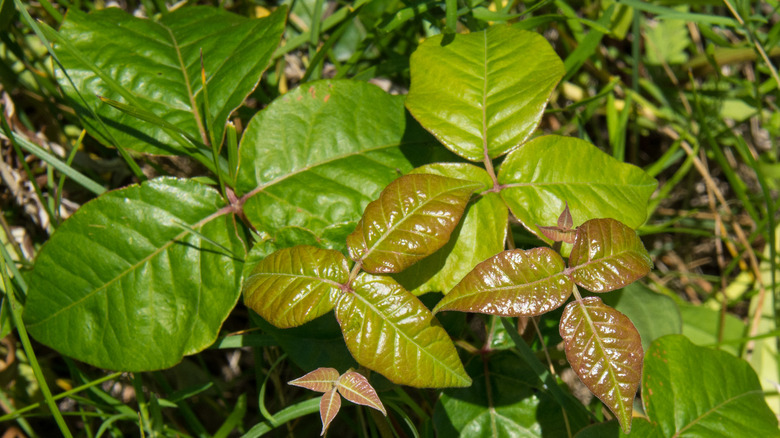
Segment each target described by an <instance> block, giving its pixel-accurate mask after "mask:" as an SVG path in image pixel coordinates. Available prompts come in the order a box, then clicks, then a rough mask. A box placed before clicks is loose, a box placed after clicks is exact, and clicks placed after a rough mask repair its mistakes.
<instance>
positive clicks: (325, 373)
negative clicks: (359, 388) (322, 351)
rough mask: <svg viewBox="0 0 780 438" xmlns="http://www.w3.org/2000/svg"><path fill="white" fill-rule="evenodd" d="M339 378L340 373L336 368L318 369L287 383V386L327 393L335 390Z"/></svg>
mask: <svg viewBox="0 0 780 438" xmlns="http://www.w3.org/2000/svg"><path fill="white" fill-rule="evenodd" d="M338 378H339V372H338V371H337V370H336V369H335V368H317V369H316V370H314V371H312V372H310V373H309V374H306V375H305V376H302V377H299V378H297V379H295V380H291V381H289V382H287V384H288V385H293V386H300V387H301V388H306V389H311V390H312V391H317V392H327V391H330V390H331V389H333V386H334V385H335V383H336V380H338Z"/></svg>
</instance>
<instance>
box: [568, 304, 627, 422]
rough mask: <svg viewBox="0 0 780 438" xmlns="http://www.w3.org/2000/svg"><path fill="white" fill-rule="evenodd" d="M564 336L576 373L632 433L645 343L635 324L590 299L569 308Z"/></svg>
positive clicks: (570, 305)
mask: <svg viewBox="0 0 780 438" xmlns="http://www.w3.org/2000/svg"><path fill="white" fill-rule="evenodd" d="M560 332H561V337H563V341H564V344H565V347H566V359H568V360H569V363H570V364H571V368H572V370H574V372H575V373H576V374H577V376H578V377H579V378H580V380H581V381H582V383H584V384H585V386H587V387H588V389H589V390H590V391H591V392H592V393H593V394H594V395H595V396H596V397H598V398H599V399H600V400H601V401H602V402H603V403H604V404H605V405H606V406H607V407H608V408H609V410H611V411H612V413H613V414H615V417H617V419H618V421H619V422H620V425H621V427H622V428H623V430H624V431H625V432H626V433H628V431H630V430H631V412H632V410H633V407H634V397H635V396H636V391H637V388H639V380H640V377H641V374H642V340H641V339H640V337H639V332H637V331H636V328H634V325H633V324H632V323H631V320H630V319H628V318H627V317H626V316H625V315H623V314H622V313H620V312H618V311H617V310H615V309H613V308H611V307H609V306H607V305H605V304H604V303H602V302H601V299H600V298H598V297H586V298H583V299H582V301H572V302H571V303H569V304H567V305H566V308H565V309H564V311H563V316H562V317H561V324H560Z"/></svg>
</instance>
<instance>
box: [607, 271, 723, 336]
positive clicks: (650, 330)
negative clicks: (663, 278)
mask: <svg viewBox="0 0 780 438" xmlns="http://www.w3.org/2000/svg"><path fill="white" fill-rule="evenodd" d="M601 299H602V300H604V304H606V305H608V306H610V307H612V308H614V309H615V310H617V311H618V312H620V313H622V314H624V315H626V316H627V317H628V319H630V320H631V323H632V324H634V327H636V329H637V331H638V332H639V334H640V335H641V336H642V347H643V348H644V349H647V348H648V347H650V343H651V342H653V341H654V340H656V339H658V338H660V337H661V336H665V335H671V334H680V333H681V330H682V318H681V317H680V309H679V308H678V306H677V303H675V301H674V300H673V299H671V298H669V297H668V296H666V295H662V294H659V293H656V292H653V291H652V290H650V289H648V287H647V286H645V285H643V284H642V283H641V282H638V281H637V282H634V283H632V284H629V285H628V286H626V287H624V288H623V289H620V290H617V291H615V292H612V293H609V294H604V295H602V296H601ZM712 333H715V332H712Z"/></svg>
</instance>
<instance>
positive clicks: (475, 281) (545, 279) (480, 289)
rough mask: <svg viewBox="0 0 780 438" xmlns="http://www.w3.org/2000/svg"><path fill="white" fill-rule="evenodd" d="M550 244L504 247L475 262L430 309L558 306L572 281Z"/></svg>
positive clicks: (513, 312)
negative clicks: (469, 270) (528, 247)
mask: <svg viewBox="0 0 780 438" xmlns="http://www.w3.org/2000/svg"><path fill="white" fill-rule="evenodd" d="M565 268H566V266H565V265H564V262H563V259H562V258H561V256H560V255H558V253H556V252H555V251H553V250H552V249H550V248H534V249H530V250H522V249H515V250H511V251H504V252H501V253H499V254H498V255H496V256H494V257H492V258H490V259H488V260H485V261H484V262H482V263H480V264H478V265H477V267H476V268H474V270H473V271H471V272H470V273H469V274H468V275H466V277H464V278H463V280H462V281H461V282H460V283H458V285H457V286H455V288H454V289H452V290H451V291H450V292H449V293H448V294H447V295H446V296H445V297H444V298H442V300H441V301H439V304H437V305H436V307H435V308H434V309H433V311H434V313H436V312H441V311H444V310H457V311H461V312H477V313H486V314H490V315H499V316H534V315H541V314H543V313H547V312H549V311H550V310H553V309H556V308H558V307H560V306H561V305H562V304H563V303H565V302H566V299H568V298H569V295H571V291H572V287H573V286H574V284H573V283H572V282H571V280H570V279H569V277H568V275H566V273H565V272H564V271H565Z"/></svg>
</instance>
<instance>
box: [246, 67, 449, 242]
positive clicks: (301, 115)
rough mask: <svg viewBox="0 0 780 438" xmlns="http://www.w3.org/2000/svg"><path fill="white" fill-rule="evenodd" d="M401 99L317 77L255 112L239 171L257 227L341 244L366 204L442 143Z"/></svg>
mask: <svg viewBox="0 0 780 438" xmlns="http://www.w3.org/2000/svg"><path fill="white" fill-rule="evenodd" d="M403 102H404V99H403V96H391V95H389V94H387V93H385V92H384V91H382V90H381V89H380V88H378V87H376V86H374V85H371V84H367V83H364V82H358V81H318V82H310V83H307V84H306V85H305V86H302V87H299V88H296V89H294V90H291V91H289V92H288V93H287V94H285V95H283V96H281V97H279V98H278V99H276V100H275V101H274V102H272V103H271V104H270V105H269V106H268V107H266V108H265V109H264V110H262V111H260V112H259V113H258V114H257V115H255V117H254V118H252V120H251V121H250V122H249V125H248V126H247V129H246V131H245V132H244V135H243V137H242V139H241V146H240V149H239V155H240V157H239V169H238V176H237V191H238V192H239V193H240V194H247V197H248V199H247V200H246V203H245V204H244V212H245V213H246V216H247V218H248V219H249V221H250V222H251V223H252V225H253V226H254V227H255V228H256V229H257V230H258V231H260V232H265V233H268V234H269V235H270V236H271V237H272V238H276V235H277V234H278V233H280V232H281V230H283V229H285V228H297V229H301V230H306V231H309V232H311V233H312V234H313V235H314V236H316V237H317V238H320V239H322V241H323V244H326V245H328V246H329V247H335V248H338V246H339V245H341V246H343V245H344V239H345V237H346V236H347V235H348V234H349V233H350V232H351V231H352V230H354V227H355V224H356V223H357V221H358V220H359V219H360V216H361V215H362V214H363V209H364V208H365V206H366V205H367V204H368V203H369V202H370V201H372V200H373V199H376V197H377V196H378V195H379V193H380V192H381V191H382V189H384V188H385V186H387V184H389V183H390V182H392V181H393V180H394V179H396V178H398V177H399V176H400V175H401V174H403V173H405V172H408V171H410V170H411V169H412V165H411V164H410V162H409V160H410V159H412V158H414V157H418V156H419V155H420V154H421V153H424V152H425V151H426V150H429V149H433V148H429V146H431V145H436V144H437V143H436V140H435V139H434V138H432V137H431V136H430V135H429V134H428V133H426V132H425V131H423V130H422V129H421V128H420V126H419V125H418V124H417V123H416V122H414V120H411V118H409V117H408V116H407V114H406V111H405V110H404V106H403Z"/></svg>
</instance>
